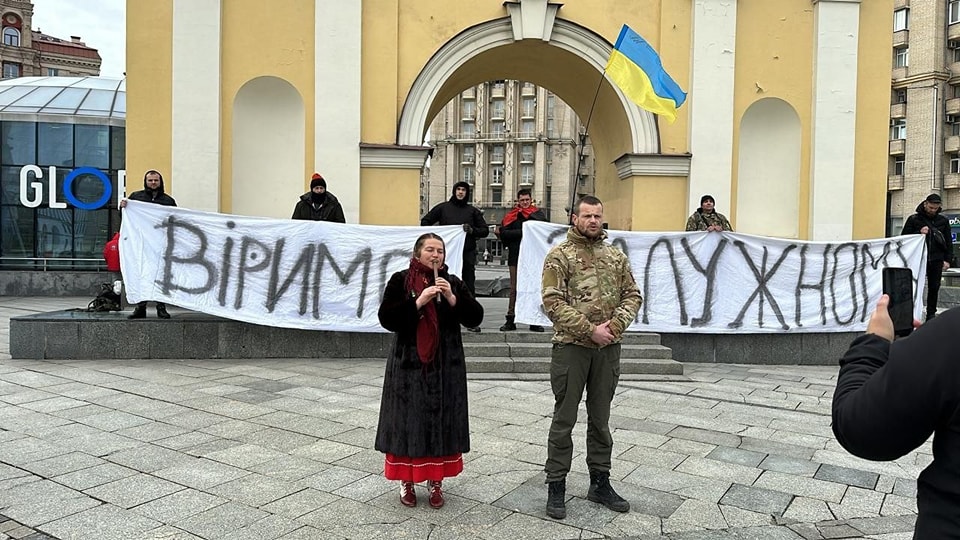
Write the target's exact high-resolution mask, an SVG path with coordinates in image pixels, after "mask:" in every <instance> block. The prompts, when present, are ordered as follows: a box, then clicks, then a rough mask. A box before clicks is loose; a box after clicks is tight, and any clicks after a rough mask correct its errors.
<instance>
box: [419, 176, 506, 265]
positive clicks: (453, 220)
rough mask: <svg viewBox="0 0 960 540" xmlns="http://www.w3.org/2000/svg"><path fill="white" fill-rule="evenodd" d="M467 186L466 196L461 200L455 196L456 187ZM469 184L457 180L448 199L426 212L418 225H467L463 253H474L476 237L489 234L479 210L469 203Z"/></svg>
mask: <svg viewBox="0 0 960 540" xmlns="http://www.w3.org/2000/svg"><path fill="white" fill-rule="evenodd" d="M459 187H463V188H467V196H466V197H464V198H463V200H461V199H458V198H457V188H459ZM469 200H470V184H468V183H466V182H457V183H456V184H454V185H453V191H451V192H450V200H449V201H447V202H442V203H440V204H438V205H436V206H434V207H433V208H431V209H430V211H429V212H427V215H425V216H423V219H421V220H420V225H423V226H424V227H427V226H430V225H437V224H439V225H469V226H470V231H469V233H468V237H467V241H466V242H464V244H463V252H464V253H475V252H476V251H477V239H478V238H483V237H485V236H487V235H488V234H490V228H489V227H488V226H487V222H486V221H484V219H483V214H482V213H481V212H480V210H479V209H478V208H477V207H475V206H473V205H471V204H470V203H469V202H468V201H469Z"/></svg>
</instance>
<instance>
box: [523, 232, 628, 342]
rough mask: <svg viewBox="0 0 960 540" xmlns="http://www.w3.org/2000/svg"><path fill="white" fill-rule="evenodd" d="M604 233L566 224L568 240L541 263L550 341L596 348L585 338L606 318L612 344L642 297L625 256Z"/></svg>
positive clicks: (620, 335)
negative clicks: (594, 233) (550, 324)
mask: <svg viewBox="0 0 960 540" xmlns="http://www.w3.org/2000/svg"><path fill="white" fill-rule="evenodd" d="M606 238H607V233H606V232H603V233H602V234H601V236H600V238H597V239H594V240H591V239H589V238H586V237H585V236H583V235H582V234H580V233H579V232H578V231H577V230H576V228H574V227H571V228H570V230H569V231H568V232H567V239H566V240H565V241H563V242H561V243H560V244H559V245H557V246H554V247H553V249H551V250H550V252H549V253H547V258H546V259H545V260H544V262H543V288H542V296H543V307H544V310H546V312H547V316H548V317H550V320H551V321H553V328H554V335H553V342H554V343H575V344H577V345H582V346H584V347H592V348H599V346H598V345H597V344H596V343H594V342H593V341H591V339H590V337H591V335H592V334H593V330H594V328H595V327H596V325H598V324H601V323H604V322H606V321H610V331H611V332H612V333H613V335H614V337H615V340H614V343H617V342H619V341H620V339H621V338H622V336H623V332H624V331H625V330H626V329H627V327H628V326H630V324H631V323H632V322H633V321H634V319H636V317H637V312H638V311H639V310H640V304H641V303H642V302H643V299H642V298H641V297H640V290H639V289H638V288H637V283H636V281H634V279H633V272H632V271H631V270H630V261H629V260H628V259H627V256H626V255H624V254H623V252H622V251H620V250H619V249H617V248H615V247H613V246H611V245H610V244H605V243H604V242H603V241H604V240H605V239H606Z"/></svg>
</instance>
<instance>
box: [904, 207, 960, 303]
mask: <svg viewBox="0 0 960 540" xmlns="http://www.w3.org/2000/svg"><path fill="white" fill-rule="evenodd" d="M942 202H943V200H942V199H941V198H940V195H937V194H936V193H931V194H930V195H927V198H926V199H924V200H923V202H921V203H920V204H919V205H917V212H916V213H915V214H913V215H912V216H910V217H908V218H907V221H906V222H905V223H904V224H903V231H901V232H900V234H922V235H924V237H925V238H926V243H927V320H928V321H929V320H930V319H932V318H934V317H936V316H937V299H938V297H939V296H940V279H941V278H942V277H943V271H944V270H946V269H948V268H950V266H951V264H952V263H955V261H954V256H953V240H952V236H951V235H950V222H949V221H948V220H947V218H945V217H943V216H941V215H940V212H942V211H943V208H942V207H941V203H942Z"/></svg>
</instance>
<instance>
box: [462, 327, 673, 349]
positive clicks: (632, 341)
mask: <svg viewBox="0 0 960 540" xmlns="http://www.w3.org/2000/svg"><path fill="white" fill-rule="evenodd" d="M523 328H524V329H523V330H516V331H513V332H499V331H497V330H492V331H491V330H484V331H483V332H480V333H479V334H475V333H473V332H469V331H467V330H466V329H463V330H462V331H461V332H460V333H461V334H462V335H463V342H464V343H501V342H507V343H549V342H550V340H551V339H553V331H551V330H550V328H547V331H546V332H531V331H529V330H526V329H525V328H526V325H523ZM622 342H623V344H624V345H660V334H653V333H650V332H627V333H626V334H624V335H623V341H622Z"/></svg>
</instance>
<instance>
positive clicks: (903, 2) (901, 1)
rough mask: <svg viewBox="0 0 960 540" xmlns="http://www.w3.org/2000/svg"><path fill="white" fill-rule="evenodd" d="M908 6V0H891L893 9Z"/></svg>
mask: <svg viewBox="0 0 960 540" xmlns="http://www.w3.org/2000/svg"><path fill="white" fill-rule="evenodd" d="M908 7H910V0H893V10H894V11H896V10H898V9H903V8H908Z"/></svg>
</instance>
